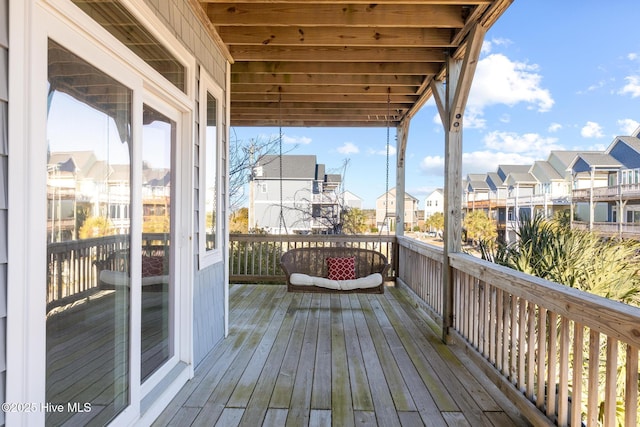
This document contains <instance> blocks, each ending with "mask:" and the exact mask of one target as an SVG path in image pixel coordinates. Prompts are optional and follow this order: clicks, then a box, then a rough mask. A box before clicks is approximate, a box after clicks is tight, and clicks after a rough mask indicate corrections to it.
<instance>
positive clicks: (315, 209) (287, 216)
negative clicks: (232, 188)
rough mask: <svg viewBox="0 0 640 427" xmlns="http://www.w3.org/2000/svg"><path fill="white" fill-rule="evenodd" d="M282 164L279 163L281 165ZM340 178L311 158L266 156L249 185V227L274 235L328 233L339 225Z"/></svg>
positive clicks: (306, 156) (311, 156)
mask: <svg viewBox="0 0 640 427" xmlns="http://www.w3.org/2000/svg"><path fill="white" fill-rule="evenodd" d="M281 161H282V162H281ZM340 183H341V176H340V175H334V174H326V173H325V165H323V164H317V163H316V156H314V155H284V156H282V157H280V156H277V155H267V156H264V157H263V158H262V159H260V160H259V161H258V162H257V163H256V165H255V167H254V168H253V173H252V175H251V179H250V181H249V185H250V190H249V199H250V200H249V227H250V228H257V229H264V230H266V231H267V232H270V233H275V234H280V233H282V234H286V233H311V232H314V233H324V232H332V231H333V226H334V225H337V224H339V223H340V211H341V205H342V203H341V199H340V197H339V193H338V190H339V187H340Z"/></svg>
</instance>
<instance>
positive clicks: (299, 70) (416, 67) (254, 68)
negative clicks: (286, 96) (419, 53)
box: [231, 62, 442, 76]
mask: <svg viewBox="0 0 640 427" xmlns="http://www.w3.org/2000/svg"><path fill="white" fill-rule="evenodd" d="M441 67H442V65H441V64H438V63H435V62H434V63H430V62H403V63H390V62H236V63H235V64H233V66H232V67H231V74H232V75H233V74H245V73H250V74H347V75H358V74H366V75H372V74H377V75H396V76H400V75H426V74H430V75H431V74H436V73H438V72H439V71H440V68H441Z"/></svg>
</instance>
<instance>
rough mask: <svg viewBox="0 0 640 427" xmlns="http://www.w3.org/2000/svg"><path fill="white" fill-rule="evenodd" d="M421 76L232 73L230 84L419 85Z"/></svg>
mask: <svg viewBox="0 0 640 427" xmlns="http://www.w3.org/2000/svg"><path fill="white" fill-rule="evenodd" d="M422 80H423V79H422V77H421V76H387V75H384V76H380V75H377V74H373V75H365V74H357V75H348V74H292V75H287V74H232V75H231V84H252V85H256V84H257V85H335V86H368V85H371V86H420V84H421V83H422Z"/></svg>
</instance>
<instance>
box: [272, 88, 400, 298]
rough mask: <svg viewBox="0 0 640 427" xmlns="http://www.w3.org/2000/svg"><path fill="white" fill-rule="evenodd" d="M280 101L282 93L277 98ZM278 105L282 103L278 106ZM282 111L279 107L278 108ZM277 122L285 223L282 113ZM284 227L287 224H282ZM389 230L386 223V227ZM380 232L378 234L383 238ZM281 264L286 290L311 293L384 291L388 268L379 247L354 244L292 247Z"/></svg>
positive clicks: (282, 217)
mask: <svg viewBox="0 0 640 427" xmlns="http://www.w3.org/2000/svg"><path fill="white" fill-rule="evenodd" d="M278 102H279V105H280V104H281V103H282V95H280V98H279V101H278ZM390 105H391V89H390V88H389V91H388V95H387V126H386V128H387V142H386V149H387V152H386V155H387V157H386V160H387V169H386V193H385V195H386V203H387V204H386V206H385V217H384V220H383V226H382V227H381V231H382V228H384V225H385V224H387V218H388V217H389V214H388V199H389V128H390V122H389V115H390ZM279 108H281V107H279ZM280 111H281V109H280ZM279 125H280V134H279V137H280V141H279V142H280V222H281V223H280V226H281V227H282V225H283V224H284V214H283V208H282V115H281V113H280V117H279ZM284 227H285V229H286V225H284ZM387 232H388V227H387ZM381 236H382V234H381V232H380V233H379V235H378V237H379V240H380V246H381V245H382V244H381V239H382V237H381ZM280 267H281V268H282V271H284V273H285V275H286V279H287V291H289V292H313V293H369V294H382V293H384V281H385V277H386V275H387V272H388V270H389V268H390V266H389V263H388V261H387V257H386V256H385V255H384V254H382V253H381V252H379V251H376V250H372V249H365V248H353V247H335V246H333V247H325V246H322V247H306V248H294V249H290V250H288V251H287V252H285V253H283V254H282V256H281V257H280Z"/></svg>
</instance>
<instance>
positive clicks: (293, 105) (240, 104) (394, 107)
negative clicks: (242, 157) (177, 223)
mask: <svg viewBox="0 0 640 427" xmlns="http://www.w3.org/2000/svg"><path fill="white" fill-rule="evenodd" d="M338 107H339V108H342V109H349V110H358V109H366V110H368V111H376V112H386V111H387V103H386V101H385V102H372V103H367V104H366V105H364V103H362V102H353V103H349V102H343V103H337V102H333V101H330V102H287V101H282V102H278V101H274V102H256V101H251V102H245V101H233V102H232V103H231V108H232V109H233V110H234V111H238V110H245V111H251V110H256V111H261V110H264V109H272V108H283V109H294V110H331V109H334V108H338ZM410 108H411V104H410V103H404V104H402V103H401V104H394V103H393V102H392V103H391V112H398V111H401V112H406V111H408V110H409V109H410Z"/></svg>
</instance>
